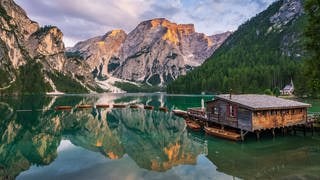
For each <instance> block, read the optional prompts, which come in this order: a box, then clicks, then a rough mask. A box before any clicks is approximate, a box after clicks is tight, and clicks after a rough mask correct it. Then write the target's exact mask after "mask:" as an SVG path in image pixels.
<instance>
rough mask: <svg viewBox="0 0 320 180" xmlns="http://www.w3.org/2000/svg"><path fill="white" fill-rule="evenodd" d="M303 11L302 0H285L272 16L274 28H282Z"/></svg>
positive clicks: (271, 20)
mask: <svg viewBox="0 0 320 180" xmlns="http://www.w3.org/2000/svg"><path fill="white" fill-rule="evenodd" d="M302 13H303V4H302V0H283V4H282V6H281V7H280V9H279V11H278V12H277V13H276V14H274V15H273V16H271V17H270V22H271V23H272V24H273V28H274V29H280V28H281V27H282V26H284V25H286V24H288V23H289V22H291V21H292V20H293V19H295V18H296V17H298V16H300V15H301V14H302Z"/></svg>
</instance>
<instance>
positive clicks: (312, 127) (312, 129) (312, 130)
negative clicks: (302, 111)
mask: <svg viewBox="0 0 320 180" xmlns="http://www.w3.org/2000/svg"><path fill="white" fill-rule="evenodd" d="M313 134H314V126H313V123H311V135H312V136H313Z"/></svg>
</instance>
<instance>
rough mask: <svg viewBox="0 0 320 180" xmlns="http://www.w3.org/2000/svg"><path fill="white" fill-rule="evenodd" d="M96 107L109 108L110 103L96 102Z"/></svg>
mask: <svg viewBox="0 0 320 180" xmlns="http://www.w3.org/2000/svg"><path fill="white" fill-rule="evenodd" d="M96 107H97V108H109V107H110V105H109V104H97V105H96Z"/></svg>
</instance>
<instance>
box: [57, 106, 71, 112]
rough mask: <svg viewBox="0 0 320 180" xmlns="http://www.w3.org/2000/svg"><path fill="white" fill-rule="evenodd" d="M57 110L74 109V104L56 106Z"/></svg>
mask: <svg viewBox="0 0 320 180" xmlns="http://www.w3.org/2000/svg"><path fill="white" fill-rule="evenodd" d="M54 109H55V110H56V111H57V110H71V109H72V106H56V107H55V108H54Z"/></svg>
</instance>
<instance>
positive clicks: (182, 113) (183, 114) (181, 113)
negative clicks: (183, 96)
mask: <svg viewBox="0 0 320 180" xmlns="http://www.w3.org/2000/svg"><path fill="white" fill-rule="evenodd" d="M172 112H173V114H174V115H176V116H180V117H187V116H188V113H187V111H183V110H180V109H174V110H172Z"/></svg>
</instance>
